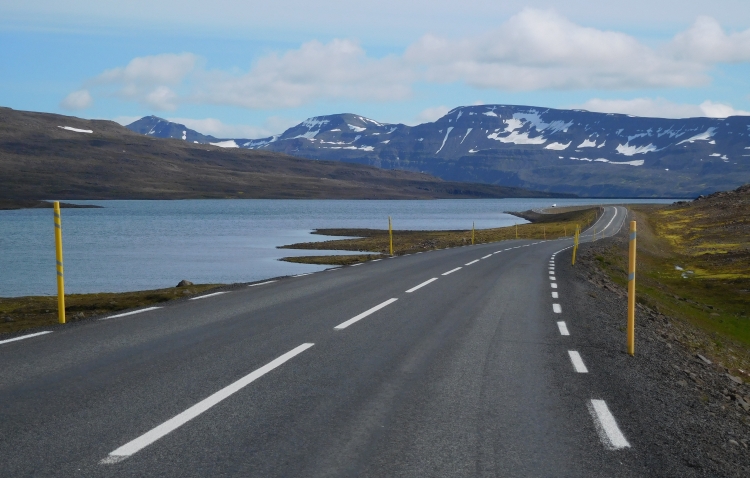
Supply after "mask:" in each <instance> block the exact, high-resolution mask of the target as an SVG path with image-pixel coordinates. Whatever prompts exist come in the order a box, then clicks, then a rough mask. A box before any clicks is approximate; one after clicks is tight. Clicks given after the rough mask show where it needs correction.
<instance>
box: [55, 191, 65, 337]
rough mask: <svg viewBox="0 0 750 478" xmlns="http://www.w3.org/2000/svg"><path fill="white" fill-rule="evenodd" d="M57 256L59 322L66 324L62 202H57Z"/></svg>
mask: <svg viewBox="0 0 750 478" xmlns="http://www.w3.org/2000/svg"><path fill="white" fill-rule="evenodd" d="M54 204H55V209H54V211H55V212H54V214H55V256H56V259H57V320H58V322H60V323H61V324H64V323H65V278H64V277H63V250H62V221H61V220H60V202H59V201H55V203H54Z"/></svg>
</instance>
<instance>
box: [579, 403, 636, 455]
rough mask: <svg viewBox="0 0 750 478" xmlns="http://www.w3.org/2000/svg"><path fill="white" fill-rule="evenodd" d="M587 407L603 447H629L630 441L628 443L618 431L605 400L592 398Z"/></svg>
mask: <svg viewBox="0 0 750 478" xmlns="http://www.w3.org/2000/svg"><path fill="white" fill-rule="evenodd" d="M588 408H589V412H590V413H591V417H592V418H593V419H594V425H595V426H596V431H597V432H598V433H599V438H600V439H601V441H602V443H603V444H604V446H605V447H607V448H609V449H610V450H618V449H620V448H628V447H630V443H628V440H627V439H626V438H625V435H623V434H622V432H621V431H620V427H618V426H617V422H616V421H615V417H614V416H613V415H612V413H611V412H610V411H609V407H607V402H605V401H604V400H594V399H592V400H591V402H590V403H589V407H588Z"/></svg>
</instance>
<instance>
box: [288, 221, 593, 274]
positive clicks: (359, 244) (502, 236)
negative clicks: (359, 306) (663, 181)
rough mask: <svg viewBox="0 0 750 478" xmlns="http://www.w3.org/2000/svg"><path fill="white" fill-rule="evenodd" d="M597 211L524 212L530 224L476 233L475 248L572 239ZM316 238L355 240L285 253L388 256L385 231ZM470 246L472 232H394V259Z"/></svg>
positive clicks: (332, 232)
mask: <svg viewBox="0 0 750 478" xmlns="http://www.w3.org/2000/svg"><path fill="white" fill-rule="evenodd" d="M599 213H600V209H599V208H597V207H594V208H591V207H588V208H583V209H574V210H566V211H563V212H561V213H556V214H538V213H534V212H530V211H527V212H526V213H521V214H519V216H521V217H524V218H526V219H529V220H531V221H534V222H532V223H531V224H519V225H518V226H510V227H500V228H495V229H478V230H476V231H475V233H474V241H475V243H476V244H483V243H488V242H497V241H505V240H510V239H516V231H517V234H518V238H519V239H544V238H546V239H557V238H559V237H563V236H572V235H573V232H574V231H575V227H576V225H579V226H580V227H581V228H582V229H583V228H584V227H586V226H588V225H589V224H591V223H593V222H594V221H596V218H597V215H598V214H599ZM315 233H316V234H322V235H327V236H350V237H352V236H354V237H355V238H354V239H338V240H330V241H320V242H305V243H300V244H292V245H290V246H284V248H287V249H311V250H339V251H360V252H372V253H380V254H389V238H388V231H387V230H378V229H319V230H317V231H315ZM467 244H471V230H466V231H399V230H396V231H393V253H394V255H402V254H411V253H414V252H422V251H428V250H433V249H445V248H446V247H457V246H464V245H467ZM377 258H378V255H377V254H372V255H370V254H362V255H346V256H344V255H341V256H339V255H333V256H302V257H285V258H283V259H282V260H285V261H289V262H297V263H304V264H332V265H347V264H353V263H357V262H364V261H368V260H372V259H377Z"/></svg>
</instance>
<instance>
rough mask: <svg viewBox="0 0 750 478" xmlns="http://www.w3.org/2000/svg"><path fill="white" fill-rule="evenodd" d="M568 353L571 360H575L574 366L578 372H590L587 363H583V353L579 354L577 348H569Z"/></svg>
mask: <svg viewBox="0 0 750 478" xmlns="http://www.w3.org/2000/svg"><path fill="white" fill-rule="evenodd" d="M568 355H569V356H570V361H571V362H573V368H574V369H575V370H576V372H578V373H589V369H587V368H586V365H585V364H584V363H583V359H582V358H581V354H579V353H578V352H576V351H575V350H568Z"/></svg>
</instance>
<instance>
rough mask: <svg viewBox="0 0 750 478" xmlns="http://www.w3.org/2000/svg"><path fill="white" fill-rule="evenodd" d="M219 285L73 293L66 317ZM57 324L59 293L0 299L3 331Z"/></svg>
mask: <svg viewBox="0 0 750 478" xmlns="http://www.w3.org/2000/svg"><path fill="white" fill-rule="evenodd" d="M216 287H219V285H217V284H200V285H193V286H188V287H173V288H169V289H156V290H145V291H138V292H102V293H97V294H70V295H66V296H65V316H66V319H67V322H76V321H78V320H82V319H85V318H87V317H92V316H97V315H104V314H110V313H114V312H117V311H120V310H126V309H132V308H135V307H146V306H149V305H154V304H159V303H162V302H166V301H168V300H173V299H178V298H181V297H189V296H192V295H196V294H200V293H201V292H205V291H207V290H209V289H214V288H216ZM54 324H57V297H56V296H28V297H10V298H0V334H7V333H12V332H19V331H22V330H26V329H31V328H35V327H44V326H49V325H54Z"/></svg>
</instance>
